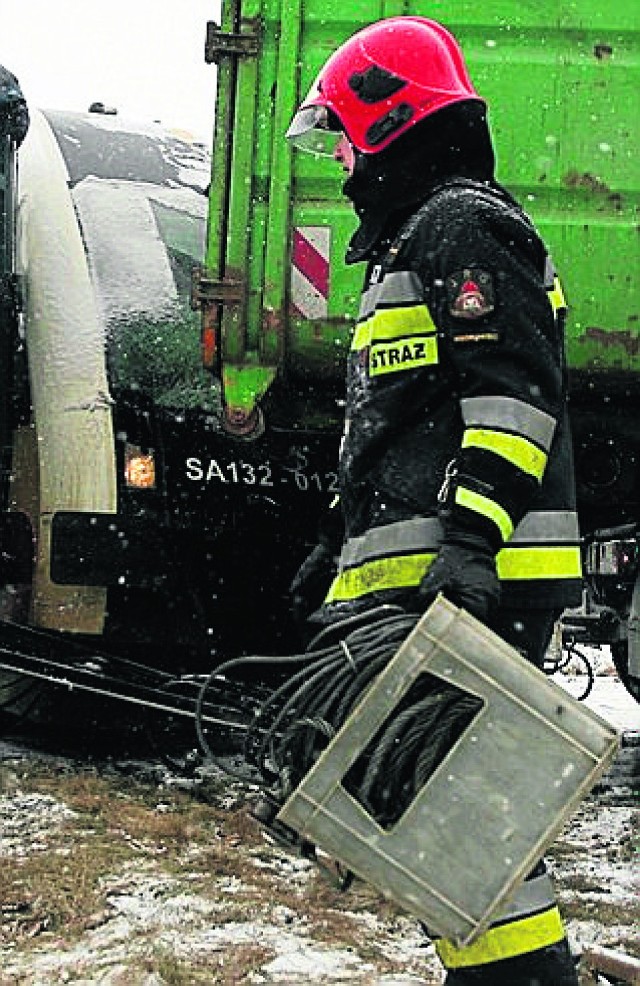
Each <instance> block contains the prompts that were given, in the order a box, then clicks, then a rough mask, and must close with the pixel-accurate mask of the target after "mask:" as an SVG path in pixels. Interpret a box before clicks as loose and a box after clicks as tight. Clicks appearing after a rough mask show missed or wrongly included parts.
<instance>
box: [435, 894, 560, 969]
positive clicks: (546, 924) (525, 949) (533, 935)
mask: <svg viewBox="0 0 640 986" xmlns="http://www.w3.org/2000/svg"><path fill="white" fill-rule="evenodd" d="M564 935H565V931H564V926H563V924H562V918H561V917H560V912H559V911H558V908H557V907H552V908H551V909H550V910H548V911H543V912H542V914H534V915H533V916H532V917H528V918H521V919H520V920H519V921H510V922H509V923H508V924H502V925H500V926H499V927H497V928H489V930H488V931H486V932H485V933H484V934H483V935H480V937H479V938H478V939H476V941H474V942H472V943H471V945H466V946H464V947H463V948H458V947H457V946H456V945H454V944H453V943H452V942H450V941H448V940H447V939H446V938H441V939H440V940H439V941H437V942H436V943H435V945H436V952H437V953H438V956H439V957H440V960H441V962H442V963H443V965H445V966H446V968H447V969H459V968H461V967H463V966H472V965H486V964H487V963H488V962H500V961H502V960H503V959H512V958H515V957H516V956H517V955H527V954H528V953H529V952H535V951H536V949H538V948H545V947H546V946H548V945H555V944H556V942H559V941H562V939H563V938H564Z"/></svg>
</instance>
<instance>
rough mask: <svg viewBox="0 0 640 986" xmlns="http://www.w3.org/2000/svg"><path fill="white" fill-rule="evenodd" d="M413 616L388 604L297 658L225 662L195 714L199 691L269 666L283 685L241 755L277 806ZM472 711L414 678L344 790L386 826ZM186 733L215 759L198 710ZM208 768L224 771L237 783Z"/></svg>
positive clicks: (251, 728) (467, 703)
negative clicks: (192, 729)
mask: <svg viewBox="0 0 640 986" xmlns="http://www.w3.org/2000/svg"><path fill="white" fill-rule="evenodd" d="M417 619H418V617H417V616H416V615H412V614H407V613H405V612H404V611H402V610H399V609H398V608H397V607H382V608H381V610H380V611H378V610H375V611H373V612H372V613H370V614H367V617H365V618H364V622H363V618H362V617H361V618H358V619H352V620H347V621H344V622H343V623H340V624H336V625H334V626H333V627H329V628H326V629H325V630H323V631H322V632H321V633H319V634H318V635H317V637H316V638H315V639H314V640H313V641H311V643H310V645H309V647H308V649H307V650H306V651H305V652H304V653H302V654H294V655H290V656H288V657H275V658H272V657H255V656H251V657H244V658H236V659H235V660H233V661H228V662H226V663H225V664H223V665H221V666H220V667H218V668H217V669H215V671H213V672H212V673H211V675H210V676H209V678H208V679H207V680H206V681H205V682H204V684H203V686H202V688H201V691H200V695H199V697H198V703H197V708H198V710H199V709H200V708H202V707H204V704H205V701H206V698H207V694H208V692H209V689H210V688H212V687H214V685H215V683H216V682H218V683H219V684H222V683H223V682H224V681H225V680H226V679H227V678H228V676H229V675H236V674H237V673H239V672H240V673H241V674H242V676H243V677H244V678H245V679H246V680H247V682H248V683H250V682H251V681H255V679H256V677H257V671H259V669H260V667H261V666H264V665H270V666H271V668H272V669H276V671H277V672H278V674H279V675H280V676H281V678H282V677H283V678H284V680H281V681H280V682H279V683H278V684H276V685H274V687H273V690H272V691H271V694H270V695H268V697H267V698H263V700H262V701H260V702H257V704H256V707H255V712H254V714H253V717H252V718H251V720H250V721H249V722H247V727H246V733H245V737H244V750H243V755H244V759H245V761H246V763H247V764H248V765H250V766H251V767H253V768H255V769H257V771H258V775H259V777H260V778H261V781H262V784H261V786H263V787H264V788H265V789H266V790H268V791H269V792H270V794H271V795H272V796H275V797H276V799H277V800H279V801H282V800H284V799H286V797H287V796H288V795H289V794H290V793H291V790H292V789H293V788H294V787H295V786H297V784H299V783H300V781H301V780H302V779H303V777H304V776H305V775H306V774H307V773H308V771H309V770H310V769H311V768H312V767H313V765H314V763H315V762H316V760H317V759H318V757H319V756H320V754H321V753H322V750H323V749H324V748H325V747H326V745H327V743H328V742H329V741H330V739H331V738H332V737H333V736H334V735H335V733H336V732H338V730H339V729H340V728H341V727H342V726H343V725H344V724H345V722H346V721H347V719H348V718H349V716H350V715H351V714H352V712H353V710H354V708H355V707H356V705H357V703H358V702H359V701H360V700H361V699H362V697H363V696H364V694H365V693H366V691H367V689H368V688H369V686H370V685H371V684H372V683H373V681H374V680H375V678H377V676H378V675H379V674H380V673H381V672H382V671H383V670H384V668H385V667H386V666H387V664H388V663H389V661H390V660H391V659H392V658H393V657H394V655H395V654H396V653H397V651H398V649H399V647H400V646H401V644H402V643H403V642H404V641H405V640H406V638H407V636H408V635H409V633H410V632H411V631H412V630H413V628H414V626H415V624H416V622H417ZM289 671H291V672H293V673H290V674H287V672H289ZM480 707H481V701H480V699H477V698H476V697H475V696H471V695H469V694H468V693H465V692H463V691H460V690H459V689H458V688H456V687H455V686H453V685H451V684H450V683H448V682H446V681H444V680H443V679H441V678H439V677H437V676H434V675H430V674H426V673H424V674H421V675H420V676H419V677H418V678H417V679H416V680H415V681H414V682H413V683H412V684H411V685H410V687H409V688H408V689H407V691H406V693H405V694H404V696H403V697H402V698H401V700H400V701H399V703H398V705H397V706H396V708H395V709H394V711H393V713H392V714H391V715H390V717H389V719H388V721H387V722H385V723H384V724H383V726H382V727H381V729H380V730H379V731H378V733H377V735H376V736H375V737H374V738H373V739H372V740H371V742H370V743H369V744H368V746H367V748H366V749H365V750H364V751H362V752H361V754H360V755H359V757H358V759H357V760H356V762H355V764H354V765H353V767H352V768H351V769H350V770H349V771H348V772H347V775H346V776H345V778H344V784H345V787H346V788H347V790H349V791H350V793H351V794H352V795H353V796H354V797H356V798H358V800H359V801H360V802H361V803H362V804H363V805H364V806H365V807H366V808H367V810H369V811H370V812H371V814H372V815H373V817H374V818H376V820H377V821H378V822H379V823H380V824H383V825H387V824H393V822H394V821H395V820H397V818H399V817H400V815H401V814H402V813H403V811H404V810H405V809H406V807H407V806H408V805H409V804H410V803H411V800H412V799H413V798H414V797H415V794H416V793H417V791H418V790H419V789H420V787H422V786H423V784H424V783H425V782H426V780H427V779H428V777H429V776H430V775H431V773H432V772H433V770H434V769H435V768H436V767H437V765H438V763H440V762H441V760H442V758H443V756H444V755H445V754H446V752H447V751H448V750H449V749H450V748H451V746H452V744H453V743H454V742H455V740H456V739H457V738H458V737H459V736H460V735H461V733H462V732H463V731H464V729H465V728H466V726H467V725H468V723H469V722H470V721H471V719H472V718H473V716H474V715H475V713H476V712H477V711H478V710H479V708H480ZM196 728H197V731H198V738H199V741H200V744H201V746H202V748H203V749H204V751H205V752H206V753H207V755H208V756H209V757H210V758H211V759H213V760H214V761H215V760H216V757H215V755H214V754H213V753H212V751H211V749H210V747H209V744H208V742H207V738H206V735H205V731H204V729H203V728H202V722H201V718H200V715H199V712H198V714H197V715H196ZM218 762H219V764H220V766H221V767H222V769H223V770H226V771H227V772H228V773H232V774H234V776H236V777H237V776H243V775H241V774H239V773H238V772H235V771H233V770H231V771H230V770H229V769H228V767H227V765H225V764H224V763H222V762H220V761H218ZM243 779H245V780H246V779H248V778H247V776H246V775H244V776H243ZM252 783H255V779H253V780H252Z"/></svg>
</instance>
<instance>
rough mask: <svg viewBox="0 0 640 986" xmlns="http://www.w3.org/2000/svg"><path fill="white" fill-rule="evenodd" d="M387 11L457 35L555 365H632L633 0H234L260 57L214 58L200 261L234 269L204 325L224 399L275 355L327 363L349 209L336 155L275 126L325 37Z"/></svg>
mask: <svg viewBox="0 0 640 986" xmlns="http://www.w3.org/2000/svg"><path fill="white" fill-rule="evenodd" d="M403 13H404V14H421V15H424V16H431V17H434V18H435V19H437V20H440V21H441V22H442V23H444V24H445V25H446V26H447V27H449V28H450V29H451V30H452V31H453V32H454V34H455V35H456V36H457V37H458V39H459V40H460V42H461V44H462V47H463V49H464V52H465V55H466V57H467V60H468V63H469V66H470V71H471V75H472V78H473V79H474V82H475V84H476V87H477V88H478V91H479V92H480V93H481V94H482V95H483V96H484V97H485V98H486V99H487V101H488V103H489V108H490V121H491V126H492V132H493V135H494V140H495V144H496V150H497V157H498V178H499V179H500V180H501V181H502V182H503V183H504V184H505V185H506V186H507V187H508V188H509V189H510V190H511V191H512V192H513V193H514V194H515V195H516V197H517V198H518V199H519V200H520V201H521V202H522V203H523V205H524V206H525V208H526V209H527V211H528V212H529V213H530V214H531V216H532V218H533V219H534V221H535V222H536V224H537V225H538V227H539V229H540V231H541V232H542V234H543V236H544V237H545V239H546V240H547V242H548V244H549V246H550V248H551V250H552V253H553V255H554V259H555V261H556V265H557V267H558V268H559V271H560V273H561V276H562V279H563V283H564V286H565V291H566V294H567V298H568V301H569V305H570V311H571V316H570V327H569V339H568V355H569V363H570V365H571V366H572V367H573V368H574V369H576V370H585V371H591V370H594V369H599V368H600V369H615V370H619V371H623V372H624V371H626V372H628V371H632V372H633V373H634V374H636V373H638V371H639V370H640V342H639V333H638V323H637V317H638V307H637V306H638V299H637V295H636V293H635V285H634V280H635V276H636V274H635V272H636V270H637V269H638V246H637V244H638V236H637V219H638V215H637V213H638V204H639V202H638V199H639V189H640V174H639V169H638V156H637V153H636V149H635V146H634V145H635V143H636V138H637V126H636V118H637V111H636V106H637V97H636V94H637V92H638V90H639V85H638V83H639V82H640V67H639V61H640V59H639V57H638V38H639V35H640V8H639V7H638V5H637V3H636V2H635V0H620V2H619V3H618V4H616V5H615V6H611V7H610V6H609V5H604V4H602V3H601V0H575V2H564V3H551V2H545V0H536V2H535V3H534V2H522V0H517V2H516V0H488V2H484V3H483V4H477V3H476V2H468V0H455V2H454V0H440V2H439V0H432V2H426V0H425V2H421V3H411V2H401V0H395V2H394V0H388V2H384V0H379V2H373V3H372V2H369V0H305V3H304V4H302V0H233V2H231V3H229V2H228V3H226V4H225V7H224V10H223V15H224V16H223V29H224V30H228V31H236V32H238V31H239V32H240V33H250V32H257V33H258V35H259V54H258V56H257V57H254V58H251V57H239V58H237V59H226V58H225V59H221V62H220V71H219V88H218V104H217V128H216V138H215V145H214V171H213V182H212V194H211V204H210V219H209V248H208V253H207V266H208V268H209V270H210V271H212V272H213V273H214V275H215V276H217V277H220V278H222V279H223V280H224V279H225V278H231V279H236V278H238V277H239V278H240V279H241V280H242V281H243V283H244V284H245V295H244V300H243V302H242V303H241V304H239V305H236V306H235V307H233V306H232V308H231V309H229V310H227V311H226V312H225V314H223V316H222V319H221V323H220V328H221V332H220V343H221V360H222V371H223V380H224V381H225V391H226V398H227V401H228V403H230V404H231V405H234V406H236V407H240V408H244V409H246V410H248V409H249V408H250V407H251V406H252V404H253V403H254V402H255V401H256V400H259V398H260V395H261V393H262V392H263V391H264V390H265V389H266V388H268V386H269V385H270V382H271V380H272V378H273V375H274V373H275V372H276V370H278V371H279V372H281V373H283V374H285V375H287V374H290V375H295V376H299V375H305V374H307V375H311V376H312V377H314V378H322V377H327V376H328V377H332V376H335V377H339V375H340V374H341V373H342V365H343V355H344V350H345V348H346V346H347V344H348V340H349V334H350V327H351V325H352V321H353V317H354V314H355V311H356V310H357V299H358V295H359V290H360V281H361V277H362V269H361V267H360V266H359V265H356V266H355V267H351V268H345V266H344V264H343V257H344V250H345V246H346V243H347V242H348V239H349V236H350V235H351V233H352V231H353V229H354V217H353V214H352V211H351V208H350V205H349V204H348V203H347V202H346V200H344V198H343V196H342V194H341V186H342V181H343V175H342V174H341V172H340V169H339V168H338V166H337V165H336V164H335V163H334V162H332V161H328V160H324V159H320V158H314V157H312V156H310V155H306V154H302V153H299V152H293V153H292V151H291V149H290V148H289V147H288V146H287V144H286V141H285V140H284V131H285V130H286V127H287V125H288V123H289V121H290V118H291V115H292V113H293V111H294V109H295V107H296V105H297V104H298V102H299V100H300V98H301V97H302V96H303V95H304V93H305V92H306V90H307V88H308V86H309V85H310V83H311V81H312V79H313V78H314V76H315V74H316V72H317V71H318V69H319V68H320V66H321V65H322V63H323V62H324V61H325V59H326V58H327V57H328V56H329V54H330V53H331V52H332V51H333V50H334V49H335V48H336V46H337V45H338V44H340V43H341V42H342V41H343V40H344V39H345V38H347V37H348V36H349V35H351V34H352V33H353V32H354V31H355V30H357V29H358V28H359V27H361V26H363V25H365V24H367V23H370V22H372V21H375V20H377V19H379V18H381V17H385V16H392V15H395V14H403ZM307 236H310V237H311V240H312V241H313V242H314V243H315V244H316V246H317V244H318V243H320V244H321V247H320V249H321V253H322V251H324V256H323V257H320V255H317V254H316V253H315V248H314V249H311V250H310V253H311V254H312V255H313V256H312V262H314V263H316V273H317V275H318V279H317V282H316V288H315V289H313V290H311V292H310V293H309V292H308V291H307V294H306V296H305V291H306V287H305V285H306V281H305V280H304V273H305V272H304V270H303V268H304V263H303V264H302V268H299V267H298V263H299V261H298V249H299V247H300V245H301V246H302V255H304V252H305V250H307V252H309V249H310V248H309V244H308V243H307V241H306V239H305V238H306V237H307ZM300 237H302V239H300ZM296 244H298V245H296ZM325 258H326V262H328V269H327V271H323V269H322V265H323V263H324V262H325ZM303 259H304V256H303ZM308 259H309V257H307V260H308ZM301 270H303V277H302V279H301V277H300V271H301ZM318 284H320V286H321V287H320V290H317V286H318ZM300 285H302V286H303V290H302V293H301V288H300ZM248 370H250V373H249V375H248V377H247V373H246V371H248ZM243 373H244V374H245V378H246V380H247V381H248V383H247V386H245V382H244V381H243Z"/></svg>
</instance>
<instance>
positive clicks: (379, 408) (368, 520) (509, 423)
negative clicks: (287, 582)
mask: <svg viewBox="0 0 640 986" xmlns="http://www.w3.org/2000/svg"><path fill="white" fill-rule="evenodd" d="M564 311H565V306H564V298H563V294H562V288H561V286H560V282H559V280H558V278H557V276H556V275H555V272H554V270H553V266H552V263H551V260H550V258H549V256H548V254H547V251H546V249H545V247H544V245H543V243H542V242H541V240H540V238H539V236H538V235H537V233H536V231H535V229H534V228H533V226H532V224H531V222H530V221H529V219H528V218H527V216H526V215H525V214H524V213H523V211H522V210H521V209H520V208H519V206H518V205H517V204H516V203H515V202H514V201H513V200H512V199H511V198H510V197H509V196H508V195H507V194H506V193H504V192H503V191H502V190H501V189H500V187H499V186H497V185H495V184H491V183H488V182H480V181H475V180H472V179H467V178H460V179H448V180H444V181H442V182H440V183H439V184H436V185H435V186H434V187H433V188H432V189H431V191H430V194H429V195H428V197H427V198H426V201H424V202H423V203H422V204H421V205H420V207H419V208H418V209H417V211H415V212H414V214H413V215H412V216H411V217H410V218H409V219H408V220H407V221H406V222H405V223H404V224H403V225H402V227H401V228H400V231H399V233H397V235H396V237H395V239H394V240H393V241H392V242H391V245H390V246H389V248H388V249H386V250H385V251H384V252H381V253H380V254H379V255H378V256H375V257H374V259H373V260H370V262H369V264H368V267H367V271H366V277H365V285H364V290H363V294H362V298H361V305H360V312H359V317H358V321H357V325H356V327H355V332H354V335H353V340H352V346H351V353H350V357H349V366H348V374H347V408H346V420H345V431H344V435H343V440H342V446H341V453H340V479H341V501H342V511H343V514H344V522H345V540H344V543H343V546H342V549H341V553H340V559H339V568H338V574H337V576H336V578H335V579H334V581H333V583H332V585H331V588H330V590H329V593H328V596H327V598H326V601H325V612H327V609H326V608H327V607H329V611H331V610H333V611H334V612H335V611H336V610H341V609H343V606H342V605H341V604H343V603H349V604H350V606H351V607H353V606H354V605H355V606H356V608H359V607H360V606H361V605H366V606H367V607H368V606H370V605H377V604H379V603H381V602H387V601H390V602H391V601H394V600H395V599H398V601H400V599H401V600H402V601H403V602H404V601H405V600H406V597H407V593H408V594H409V596H411V593H412V592H413V590H415V589H416V588H417V586H418V585H419V583H420V581H421V579H422V578H423V576H424V574H425V572H426V571H427V569H428V567H429V565H430V564H431V563H432V561H433V559H434V557H435V554H436V552H437V551H438V548H439V545H440V544H441V543H442V541H443V539H446V537H447V532H448V531H450V530H458V531H468V532H470V533H471V535H480V536H481V537H482V538H483V539H484V540H486V541H488V542H489V544H490V545H491V546H492V547H493V549H494V551H495V552H496V558H497V570H498V575H499V577H500V580H501V585H502V605H505V606H524V607H533V608H536V607H553V608H560V609H561V608H563V607H565V606H570V605H576V604H577V603H579V601H580V587H581V567H580V552H579V540H578V525H577V518H576V512H575V494H574V481H573V464H572V451H571V443H570V435H569V430H568V422H567V409H566V391H565V388H566V380H565V370H564V345H563V318H564Z"/></svg>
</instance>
